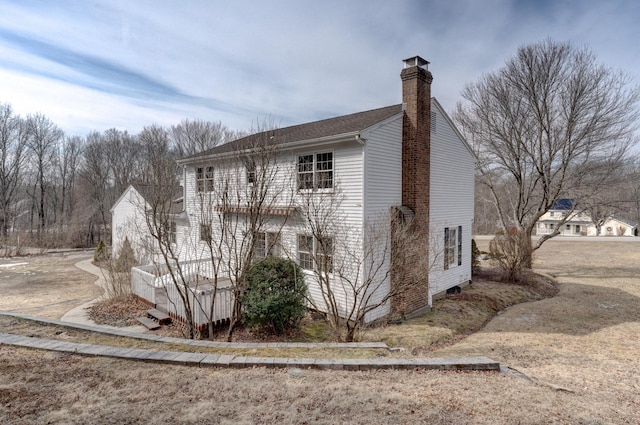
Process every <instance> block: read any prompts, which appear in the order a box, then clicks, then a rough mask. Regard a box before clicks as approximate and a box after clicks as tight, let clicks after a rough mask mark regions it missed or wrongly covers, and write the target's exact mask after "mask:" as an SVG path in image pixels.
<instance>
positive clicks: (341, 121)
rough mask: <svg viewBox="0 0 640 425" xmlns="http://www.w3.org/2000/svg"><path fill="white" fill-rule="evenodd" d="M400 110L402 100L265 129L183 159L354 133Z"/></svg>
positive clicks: (182, 160) (183, 160)
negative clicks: (325, 117)
mask: <svg viewBox="0 0 640 425" xmlns="http://www.w3.org/2000/svg"><path fill="white" fill-rule="evenodd" d="M401 112H402V104H399V105H392V106H387V107H384V108H379V109H372V110H370V111H364V112H358V113H355V114H349V115H343V116H340V117H335V118H328V119H325V120H321V121H314V122H310V123H306V124H299V125H294V126H291V127H284V128H278V129H274V130H268V131H263V132H260V133H255V134H252V135H249V136H246V137H243V138H240V139H237V140H234V141H231V142H229V143H225V144H224V145H220V146H216V147H215V148H212V149H209V150H207V151H204V152H201V153H199V154H196V155H192V156H189V157H186V158H183V159H181V160H180V162H188V161H190V160H193V159H197V158H200V157H203V156H209V155H216V154H221V153H227V152H233V151H238V150H243V149H247V148H250V147H252V146H255V144H256V143H262V142H263V141H269V142H270V143H273V144H287V143H291V142H297V141H302V140H313V139H318V138H322V137H330V136H339V135H342V134H349V133H354V132H358V131H362V130H365V129H367V128H369V127H371V126H373V125H375V124H377V123H379V122H381V121H384V120H386V119H387V118H391V117H392V116H394V115H396V114H399V113H401Z"/></svg>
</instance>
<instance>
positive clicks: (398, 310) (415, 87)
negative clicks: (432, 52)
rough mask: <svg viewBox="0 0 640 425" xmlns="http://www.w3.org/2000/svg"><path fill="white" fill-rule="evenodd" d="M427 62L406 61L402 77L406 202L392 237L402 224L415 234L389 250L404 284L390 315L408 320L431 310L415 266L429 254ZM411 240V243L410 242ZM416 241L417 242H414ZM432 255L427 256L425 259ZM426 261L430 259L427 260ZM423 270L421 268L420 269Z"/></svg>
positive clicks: (423, 275) (396, 278)
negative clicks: (409, 239)
mask: <svg viewBox="0 0 640 425" xmlns="http://www.w3.org/2000/svg"><path fill="white" fill-rule="evenodd" d="M428 65H429V62H427V61H426V60H424V59H422V58H421V57H420V56H414V57H412V58H409V59H405V60H404V69H403V70H402V72H401V74H400V77H401V79H402V102H403V103H404V117H403V119H402V206H398V207H396V208H394V209H392V212H393V214H394V217H395V219H397V220H399V221H394V222H393V224H392V234H394V235H395V236H393V240H394V241H395V240H396V238H397V236H398V235H400V234H401V233H396V232H397V231H398V230H397V229H398V228H397V227H393V226H398V225H399V224H398V223H407V224H400V225H409V226H410V227H409V228H406V230H405V231H410V232H415V236H417V237H416V238H411V242H410V241H404V242H402V241H400V242H399V245H397V246H396V245H395V243H394V247H393V248H392V251H391V256H392V258H391V262H392V273H391V285H392V287H393V286H396V285H401V286H399V288H405V289H400V291H399V293H398V294H397V295H395V296H394V297H393V298H392V299H391V317H392V318H401V319H404V318H408V317H411V316H414V315H418V314H421V313H424V312H426V311H428V310H429V280H428V275H429V271H428V270H417V269H416V265H418V264H425V261H424V259H425V256H428V255H429V252H428V251H429V186H430V185H429V182H430V172H431V166H430V156H431V81H432V80H433V76H432V75H431V73H430V72H429V70H428V69H427V67H428ZM408 244H411V246H408ZM414 244H415V245H414ZM427 259H428V258H427ZM426 263H428V261H427V262H426ZM420 268H421V267H420Z"/></svg>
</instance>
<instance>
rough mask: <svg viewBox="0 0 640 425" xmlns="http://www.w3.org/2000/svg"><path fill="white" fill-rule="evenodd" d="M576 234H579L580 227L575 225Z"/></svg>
mask: <svg viewBox="0 0 640 425" xmlns="http://www.w3.org/2000/svg"><path fill="white" fill-rule="evenodd" d="M576 234H580V225H579V224H576Z"/></svg>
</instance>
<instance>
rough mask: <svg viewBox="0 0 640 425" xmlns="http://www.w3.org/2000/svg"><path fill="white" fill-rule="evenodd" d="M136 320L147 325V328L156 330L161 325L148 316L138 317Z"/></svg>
mask: <svg viewBox="0 0 640 425" xmlns="http://www.w3.org/2000/svg"><path fill="white" fill-rule="evenodd" d="M136 320H137V321H138V322H140V323H142V324H143V325H144V326H146V328H147V329H149V330H151V331H155V330H156V329H160V325H159V324H158V323H157V322H155V321H153V320H151V319H149V318H148V317H136Z"/></svg>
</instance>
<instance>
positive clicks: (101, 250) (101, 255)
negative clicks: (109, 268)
mask: <svg viewBox="0 0 640 425" xmlns="http://www.w3.org/2000/svg"><path fill="white" fill-rule="evenodd" d="M107 258H109V255H108V253H107V246H106V245H105V243H104V241H103V240H102V239H100V242H99V243H98V246H97V247H96V250H95V252H94V253H93V261H95V262H100V261H104V260H106V259H107Z"/></svg>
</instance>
